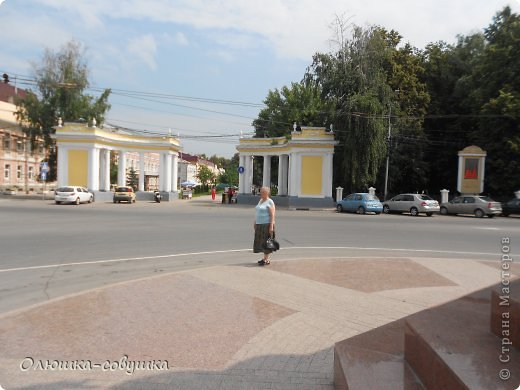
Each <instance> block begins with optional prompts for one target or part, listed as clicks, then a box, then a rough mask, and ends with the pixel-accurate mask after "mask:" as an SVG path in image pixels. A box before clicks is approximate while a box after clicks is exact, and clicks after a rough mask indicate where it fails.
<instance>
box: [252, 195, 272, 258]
mask: <svg viewBox="0 0 520 390" xmlns="http://www.w3.org/2000/svg"><path fill="white" fill-rule="evenodd" d="M270 193H271V191H270V189H269V187H262V188H260V201H259V202H258V204H257V205H256V207H255V213H256V217H255V221H254V223H253V228H254V231H255V239H254V243H253V252H254V253H260V252H263V253H264V257H263V258H262V259H261V260H259V261H258V265H268V264H271V261H270V260H269V255H270V254H271V253H272V250H269V249H266V248H265V243H266V241H267V238H269V237H272V238H274V224H275V214H276V207H275V204H274V201H273V200H272V199H271V198H270V197H269V195H270Z"/></svg>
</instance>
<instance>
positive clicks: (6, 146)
mask: <svg viewBox="0 0 520 390" xmlns="http://www.w3.org/2000/svg"><path fill="white" fill-rule="evenodd" d="M4 149H5V150H6V151H9V150H11V136H10V135H9V134H7V135H6V136H5V137H4Z"/></svg>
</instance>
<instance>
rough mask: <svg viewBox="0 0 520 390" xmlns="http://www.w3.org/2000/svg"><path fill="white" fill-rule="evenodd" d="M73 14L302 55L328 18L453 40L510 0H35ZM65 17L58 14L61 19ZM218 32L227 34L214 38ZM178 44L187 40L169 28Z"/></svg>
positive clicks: (94, 22) (312, 48)
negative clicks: (163, 26) (191, 31)
mask: <svg viewBox="0 0 520 390" xmlns="http://www.w3.org/2000/svg"><path fill="white" fill-rule="evenodd" d="M36 1H39V2H40V3H42V4H44V5H47V6H50V7H53V8H55V9H59V10H61V11H63V12H64V14H65V13H70V14H71V15H72V16H73V17H74V16H76V17H77V16H79V17H80V18H81V19H82V20H83V21H84V22H85V23H86V24H87V25H88V26H91V27H96V28H99V27H101V26H103V22H102V20H103V18H111V19H134V20H139V21H155V22H162V23H175V24H180V25H185V26H188V27H192V28H195V29H199V30H200V31H202V32H203V33H204V34H206V36H207V38H208V39H212V40H215V42H216V43H217V44H219V45H222V46H224V47H228V48H231V49H237V45H238V44H242V47H240V49H249V48H254V47H255V44H254V42H255V41H258V40H260V41H261V42H262V44H265V43H268V44H269V45H270V46H271V47H272V49H273V51H274V52H275V53H276V54H277V56H278V57H282V58H297V59H303V60H309V59H310V58H311V56H312V54H314V53H315V52H316V51H326V50H328V48H329V40H330V38H331V37H332V31H331V30H330V28H329V26H330V24H331V22H332V21H333V19H334V16H335V15H344V16H345V17H350V19H349V20H350V21H351V22H353V23H355V24H357V25H361V26H365V25H367V24H368V25H373V24H378V25H381V26H384V27H387V28H389V29H392V28H393V29H395V30H397V31H398V32H400V33H401V35H403V36H404V40H405V41H409V42H411V43H412V45H414V46H417V47H424V46H425V45H426V44H427V43H429V42H432V41H437V40H446V41H448V42H454V41H455V37H456V35H457V34H463V35H464V34H469V33H472V32H474V31H475V30H476V29H482V28H483V27H485V26H486V25H487V24H488V23H490V22H491V18H492V17H493V15H494V14H495V12H497V11H498V10H499V9H501V8H502V7H504V6H505V5H508V4H509V5H510V6H511V7H512V8H513V9H514V10H517V11H518V10H520V6H519V3H518V1H514V0H458V1H453V0H422V1H417V0H399V1H388V0H349V1H345V0H321V1H320V2H317V1H315V0H263V1H253V0H250V1H244V0H225V1H223V0H221V1H213V0H212V1H210V0H147V1H143V0H119V1H117V2H107V1H105V0H89V1H62V0H36ZM65 16H66V15H64V17H65ZM222 34H225V35H227V36H228V37H233V38H232V39H227V40H224V41H223V40H221V39H219V37H222ZM175 42H176V43H177V44H178V45H186V44H187V43H188V41H187V39H186V36H185V35H184V34H183V33H180V32H179V33H176V35H175Z"/></svg>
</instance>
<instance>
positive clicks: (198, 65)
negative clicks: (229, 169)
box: [0, 0, 520, 158]
mask: <svg viewBox="0 0 520 390" xmlns="http://www.w3.org/2000/svg"><path fill="white" fill-rule="evenodd" d="M506 5H509V6H510V7H511V8H512V9H513V11H515V12H520V1H519V0H449V1H448V0H420V1H419V0H393V1H389V0H320V1H317V0H258V1H256V0H225V1H224V0H212V1H211V0H111V1H106V0H74V1H70V0H0V36H1V37H2V44H1V48H0V74H3V73H7V74H9V76H10V79H11V81H12V80H14V79H18V78H20V79H23V78H27V77H29V78H30V77H31V76H32V75H34V72H33V66H34V65H37V64H38V61H39V60H40V59H41V58H42V55H43V52H44V49H45V48H49V49H51V50H54V51H58V50H59V49H60V48H61V47H62V46H63V45H64V44H65V43H66V42H68V41H70V40H71V39H74V40H76V41H77V42H79V43H81V44H82V45H83V47H84V48H85V52H84V57H85V59H86V60H87V63H88V67H89V70H90V75H89V80H90V84H91V87H92V88H93V89H91V90H89V91H87V92H88V93H89V94H92V95H94V96H96V95H98V94H99V92H98V90H99V89H104V88H111V89H112V90H113V93H112V95H111V96H110V99H109V102H110V103H111V105H112V108H111V110H110V111H109V112H108V114H107V116H106V122H107V123H108V124H111V125H116V126H120V127H125V128H130V129H135V130H145V131H148V132H153V133H168V132H170V131H171V133H172V134H174V135H179V136H180V138H181V144H182V146H183V151H184V152H185V153H191V154H201V153H205V154H206V155H208V156H211V155H214V154H216V155H218V156H223V157H228V158H229V157H231V156H232V155H233V154H234V153H235V152H236V146H237V144H238V139H239V136H240V134H243V135H244V136H248V135H251V134H252V132H253V127H252V126H251V123H252V121H253V120H254V119H255V118H256V117H257V115H258V112H259V111H260V109H261V108H262V102H263V100H264V99H265V97H266V96H267V93H268V92H269V90H274V89H275V88H278V89H279V88H281V87H283V86H284V85H290V83H291V82H298V81H300V80H301V79H302V77H303V75H304V73H305V70H306V68H307V67H308V66H309V65H310V64H311V62H312V56H313V54H314V53H316V52H329V51H331V50H333V48H334V46H333V44H332V43H331V42H332V39H333V37H334V34H333V29H332V23H333V21H334V20H335V18H337V17H340V18H342V19H344V20H348V22H349V23H352V24H355V25H357V26H362V27H368V26H372V25H379V26H383V27H385V28H387V29H394V30H396V31H398V32H399V33H400V34H401V35H402V36H403V42H409V43H410V44H412V45H413V46H415V47H417V48H424V47H425V46H426V45H427V44H428V43H430V42H437V41H441V40H442V41H445V42H448V43H455V42H456V40H457V35H469V34H472V33H475V32H478V31H481V30H482V29H483V28H485V27H486V26H488V25H489V24H490V23H491V21H492V18H493V16H494V15H495V14H496V12H498V11H499V10H501V9H502V8H503V7H504V6H506ZM18 85H19V86H20V87H22V88H23V87H26V86H24V85H23V81H22V80H20V82H19V84H18Z"/></svg>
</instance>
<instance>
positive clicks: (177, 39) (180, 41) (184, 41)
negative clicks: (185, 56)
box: [175, 32, 189, 46]
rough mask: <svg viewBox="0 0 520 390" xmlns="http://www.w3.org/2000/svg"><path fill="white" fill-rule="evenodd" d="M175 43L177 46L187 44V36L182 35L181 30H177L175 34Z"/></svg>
mask: <svg viewBox="0 0 520 390" xmlns="http://www.w3.org/2000/svg"><path fill="white" fill-rule="evenodd" d="M175 43H177V44H178V45H179V46H188V45H189V42H188V38H186V35H184V34H183V33H181V32H177V33H176V34H175Z"/></svg>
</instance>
